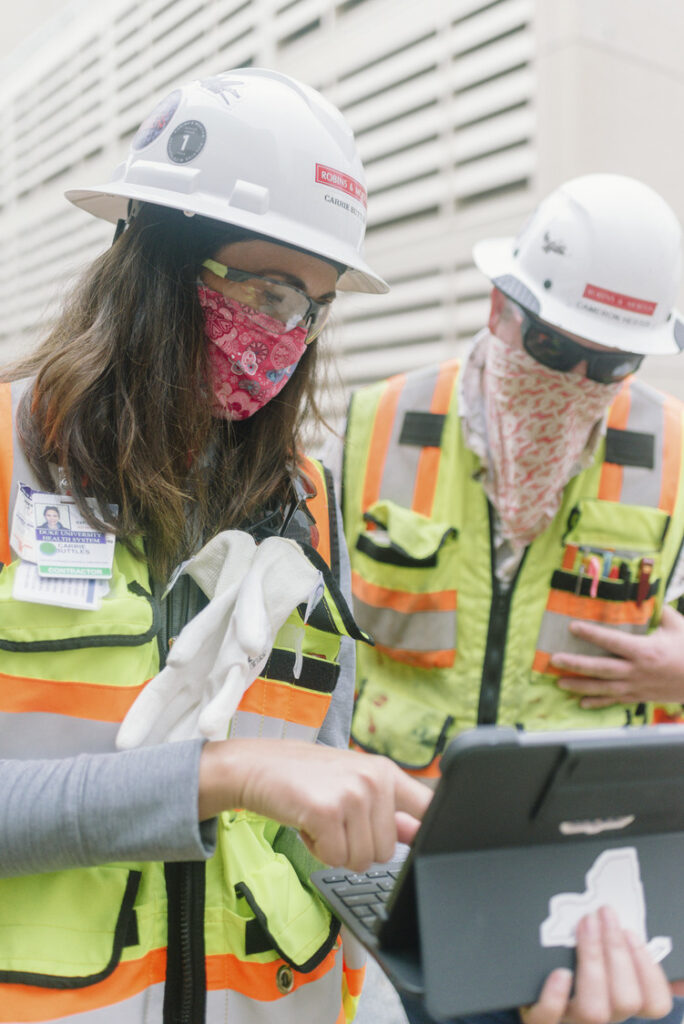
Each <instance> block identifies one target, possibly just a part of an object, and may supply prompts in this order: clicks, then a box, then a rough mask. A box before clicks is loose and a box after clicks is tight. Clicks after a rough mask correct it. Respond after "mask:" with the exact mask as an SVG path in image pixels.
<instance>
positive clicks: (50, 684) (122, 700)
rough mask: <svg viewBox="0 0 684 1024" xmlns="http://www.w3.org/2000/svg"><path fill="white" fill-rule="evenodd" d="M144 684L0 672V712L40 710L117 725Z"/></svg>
mask: <svg viewBox="0 0 684 1024" xmlns="http://www.w3.org/2000/svg"><path fill="white" fill-rule="evenodd" d="M148 681H149V680H148ZM146 685H147V684H146V683H143V684H142V686H106V685H104V684H102V683H71V682H63V681H61V680H60V681H55V680H51V679H30V678H25V677H22V676H9V675H4V674H3V673H0V711H9V712H17V713H18V712H25V711H42V712H47V713H49V714H56V715H68V716H70V717H71V718H88V719H91V720H92V721H96V722H121V721H123V719H124V716H125V715H126V712H127V711H128V709H129V708H130V706H131V704H132V703H133V701H134V700H135V698H136V697H137V696H138V694H139V693H140V692H141V691H142V689H143V687H144V686H146Z"/></svg>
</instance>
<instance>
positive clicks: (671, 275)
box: [473, 174, 684, 355]
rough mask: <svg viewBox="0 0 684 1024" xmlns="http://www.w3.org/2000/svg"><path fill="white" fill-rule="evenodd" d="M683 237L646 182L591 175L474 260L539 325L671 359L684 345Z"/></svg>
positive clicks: (479, 250) (484, 245) (487, 244)
mask: <svg viewBox="0 0 684 1024" xmlns="http://www.w3.org/2000/svg"><path fill="white" fill-rule="evenodd" d="M681 234H682V232H681V228H680V225H679V221H678V220H677V217H676V216H675V214H674V212H673V210H672V209H671V208H670V207H669V206H668V204H667V203H666V202H665V200H664V199H662V198H661V197H660V196H659V195H658V193H657V192H654V191H653V189H651V188H649V187H648V185H644V184H643V183H642V182H640V181H635V180H634V179H633V178H626V177H623V176H622V175H619V174H588V175H585V176H584V177H581V178H574V179H573V180H572V181H568V182H566V184H564V185H561V186H560V188H558V189H556V191H555V192H552V193H551V195H550V196H548V198H546V199H545V200H543V202H542V203H540V205H539V206H538V207H537V209H536V210H535V211H534V213H533V214H532V216H531V217H530V219H529V220H528V222H527V223H526V224H525V226H524V227H523V229H522V231H521V232H520V234H519V235H518V236H517V237H516V238H492V239H487V240H485V241H482V242H479V243H478V244H477V245H476V246H475V247H474V249H473V257H474V259H475V263H476V264H477V266H478V267H479V268H480V270H482V271H483V273H485V274H486V275H487V277H488V278H489V279H490V281H491V282H492V284H494V286H495V287H496V288H498V289H499V291H501V292H503V293H504V294H505V295H508V296H509V297H510V298H512V299H513V300H514V301H515V302H518V303H519V304H520V305H521V306H523V307H525V308H526V309H528V310H529V311H530V312H531V313H533V314H534V315H535V316H537V317H538V318H539V319H540V320H544V321H546V322H547V323H549V324H553V325H554V326H556V327H559V328H560V329H561V330H563V331H566V332H567V333H569V334H576V335H579V337H581V338H586V339H587V340H588V341H593V342H596V343H597V344H599V345H606V346H607V347H609V348H617V349H622V350H623V351H627V352H638V353H641V354H643V355H651V354H657V353H660V354H667V353H675V352H679V351H680V350H681V349H682V348H684V323H682V320H681V317H680V314H679V313H678V312H677V310H675V309H674V302H675V297H676V294H677V289H678V287H679V279H680V269H681Z"/></svg>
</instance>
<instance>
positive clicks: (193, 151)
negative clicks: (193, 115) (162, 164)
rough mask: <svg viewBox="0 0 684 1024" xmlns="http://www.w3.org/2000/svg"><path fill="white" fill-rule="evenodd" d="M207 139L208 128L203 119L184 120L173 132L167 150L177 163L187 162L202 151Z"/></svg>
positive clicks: (170, 157)
mask: <svg viewBox="0 0 684 1024" xmlns="http://www.w3.org/2000/svg"><path fill="white" fill-rule="evenodd" d="M206 141H207V129H206V128H205V127H204V125H203V124H202V122H201V121H183V123H182V124H179V125H178V127H177V128H174V129H173V131H172V132H171V136H170V138H169V142H168V145H167V147H166V152H167V153H168V154H169V159H171V160H173V162H174V163H176V164H187V163H188V161H189V160H192V159H193V158H194V157H196V156H197V155H198V153H201V152H202V150H203V149H204V143H205V142H206Z"/></svg>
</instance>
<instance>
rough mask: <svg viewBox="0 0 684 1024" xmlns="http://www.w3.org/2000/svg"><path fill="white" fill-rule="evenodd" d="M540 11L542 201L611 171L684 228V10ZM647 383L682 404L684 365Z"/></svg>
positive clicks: (665, 365) (588, 7)
mask: <svg viewBox="0 0 684 1024" xmlns="http://www.w3.org/2000/svg"><path fill="white" fill-rule="evenodd" d="M536 10H537V28H536V65H537V81H538V93H537V97H536V106H537V126H538V128H537V130H538V139H537V154H538V172H537V178H536V182H535V192H536V195H537V197H541V196H543V195H545V194H546V193H547V192H550V191H551V189H553V188H554V187H555V186H556V185H557V184H559V183H560V182H561V181H563V180H565V179H567V178H571V177H574V176H575V175H578V174H586V173H588V172H591V171H613V172H617V173H621V174H629V175H632V176H633V177H635V178H640V179H641V180H642V181H645V182H647V183H648V184H649V185H651V186H652V187H653V188H655V189H656V191H658V192H660V194H661V195H662V196H664V198H665V199H667V201H668V202H669V203H670V205H671V206H672V207H673V208H674V210H675V212H676V213H677V214H678V216H679V219H680V221H682V223H684V173H683V170H684V131H682V127H681V125H682V111H683V110H684V75H683V74H682V48H681V44H682V40H683V39H684V4H682V3H680V2H679V0H649V2H648V3H645V2H644V0H537V9H536ZM679 304H680V307H684V284H683V285H682V288H681V290H680V297H679ZM642 375H643V376H644V377H645V378H646V379H648V380H650V382H651V383H653V384H654V385H655V386H656V387H662V388H664V389H665V390H669V391H672V392H675V393H676V394H677V395H678V396H679V397H680V398H684V358H682V357H676V356H675V357H652V358H651V359H649V360H648V361H647V363H645V364H644V369H643V371H642Z"/></svg>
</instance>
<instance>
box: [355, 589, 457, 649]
mask: <svg viewBox="0 0 684 1024" xmlns="http://www.w3.org/2000/svg"><path fill="white" fill-rule="evenodd" d="M354 612H355V615H356V617H357V618H358V620H359V622H362V623H363V628H364V629H366V630H367V631H368V632H369V633H370V634H371V636H372V637H373V639H374V640H375V642H376V643H378V644H381V645H382V646H383V647H392V648H394V649H395V650H398V651H446V650H451V649H452V648H455V647H456V612H455V611H434V612H412V613H411V614H408V615H407V614H405V613H404V612H398V611H395V610H394V609H393V608H376V607H375V605H372V604H366V602H365V601H361V600H359V598H357V597H355V598H354Z"/></svg>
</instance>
